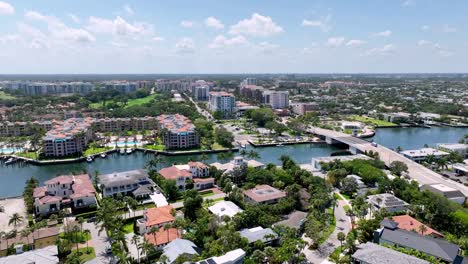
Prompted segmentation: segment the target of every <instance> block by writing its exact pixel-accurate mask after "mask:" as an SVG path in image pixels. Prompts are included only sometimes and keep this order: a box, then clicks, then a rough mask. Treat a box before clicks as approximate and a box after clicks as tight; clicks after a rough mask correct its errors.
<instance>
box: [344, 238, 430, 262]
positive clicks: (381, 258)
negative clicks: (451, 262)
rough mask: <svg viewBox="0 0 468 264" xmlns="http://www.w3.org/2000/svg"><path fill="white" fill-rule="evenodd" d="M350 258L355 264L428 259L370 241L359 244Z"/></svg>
mask: <svg viewBox="0 0 468 264" xmlns="http://www.w3.org/2000/svg"><path fill="white" fill-rule="evenodd" d="M352 258H353V263H357V264H396V263H398V264H429V262H428V261H425V260H422V259H419V258H417V257H413V256H410V255H407V254H403V253H401V252H398V251H396V250H393V249H390V248H386V247H383V246H380V245H377V244H374V243H370V242H367V243H365V244H361V245H359V246H358V250H357V251H356V252H354V254H353V256H352Z"/></svg>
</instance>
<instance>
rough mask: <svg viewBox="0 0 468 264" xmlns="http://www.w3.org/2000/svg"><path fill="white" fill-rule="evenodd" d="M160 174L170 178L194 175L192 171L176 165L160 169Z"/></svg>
mask: <svg viewBox="0 0 468 264" xmlns="http://www.w3.org/2000/svg"><path fill="white" fill-rule="evenodd" d="M159 174H160V175H161V176H162V177H164V178H165V179H168V180H176V179H177V178H179V177H187V178H190V177H192V173H191V172H190V171H188V170H185V169H179V168H177V167H176V166H171V167H167V168H163V169H161V170H159Z"/></svg>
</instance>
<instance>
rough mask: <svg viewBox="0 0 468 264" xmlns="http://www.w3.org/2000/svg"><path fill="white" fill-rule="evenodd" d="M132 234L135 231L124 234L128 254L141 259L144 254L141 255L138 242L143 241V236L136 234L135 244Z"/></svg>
mask: <svg viewBox="0 0 468 264" xmlns="http://www.w3.org/2000/svg"><path fill="white" fill-rule="evenodd" d="M134 235H135V233H129V234H125V240H126V241H127V247H128V254H129V255H130V256H131V257H132V258H134V259H138V257H140V259H143V258H144V255H142V254H141V252H140V250H139V249H138V244H140V243H141V242H143V237H142V236H138V242H137V244H136V245H135V244H134V243H133V236H134ZM138 253H140V254H139V255H138Z"/></svg>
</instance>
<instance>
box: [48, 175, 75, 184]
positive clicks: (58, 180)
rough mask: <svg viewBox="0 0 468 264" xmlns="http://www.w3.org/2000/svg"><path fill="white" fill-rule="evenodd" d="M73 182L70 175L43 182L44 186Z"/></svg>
mask: <svg viewBox="0 0 468 264" xmlns="http://www.w3.org/2000/svg"><path fill="white" fill-rule="evenodd" d="M72 182H73V177H72V176H70V175H62V176H58V177H55V178H52V179H50V180H48V181H45V182H44V183H45V184H70V183H72Z"/></svg>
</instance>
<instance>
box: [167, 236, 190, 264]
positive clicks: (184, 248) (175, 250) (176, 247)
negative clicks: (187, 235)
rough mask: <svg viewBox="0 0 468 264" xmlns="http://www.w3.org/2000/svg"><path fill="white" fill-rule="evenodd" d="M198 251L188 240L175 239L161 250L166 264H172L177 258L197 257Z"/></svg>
mask: <svg viewBox="0 0 468 264" xmlns="http://www.w3.org/2000/svg"><path fill="white" fill-rule="evenodd" d="M198 251H199V249H198V248H197V246H196V245H195V244H194V243H193V242H192V241H190V240H187V239H181V238H176V239H174V240H172V241H171V242H170V243H169V244H167V245H165V246H164V248H163V254H162V255H163V256H165V257H166V258H167V262H166V263H168V264H172V263H174V262H175V261H176V260H177V258H178V257H180V256H182V255H184V256H198Z"/></svg>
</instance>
